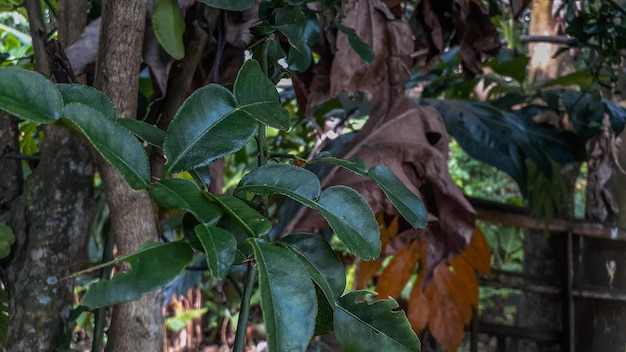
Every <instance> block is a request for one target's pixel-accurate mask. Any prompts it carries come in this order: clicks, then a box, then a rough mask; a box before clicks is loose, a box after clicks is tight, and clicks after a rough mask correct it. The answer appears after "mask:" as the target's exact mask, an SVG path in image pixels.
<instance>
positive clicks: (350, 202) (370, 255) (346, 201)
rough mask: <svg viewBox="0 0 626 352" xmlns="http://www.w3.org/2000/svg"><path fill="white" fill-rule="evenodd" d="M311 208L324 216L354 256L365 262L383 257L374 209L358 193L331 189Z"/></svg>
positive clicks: (325, 191)
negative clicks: (381, 255)
mask: <svg viewBox="0 0 626 352" xmlns="http://www.w3.org/2000/svg"><path fill="white" fill-rule="evenodd" d="M305 205H307V204H305ZM312 208H313V209H315V210H317V211H318V212H319V213H320V214H322V216H323V217H324V218H325V219H326V221H328V224H329V225H330V227H331V228H332V229H333V231H335V233H336V234H337V237H339V239H341V241H342V242H343V243H344V244H345V245H346V247H348V249H349V250H350V251H351V252H352V253H353V254H354V255H356V256H357V257H359V258H360V259H364V260H371V259H376V258H378V257H379V256H380V250H381V243H380V231H379V229H378V223H377V222H376V219H375V217H374V212H373V211H372V208H370V206H369V204H367V201H366V200H365V199H364V198H363V197H362V196H361V195H360V194H359V193H358V192H357V191H355V190H353V189H352V188H350V187H346V186H333V187H329V188H327V189H325V190H324V191H323V192H322V195H321V196H320V198H319V200H318V202H317V205H314V206H312Z"/></svg>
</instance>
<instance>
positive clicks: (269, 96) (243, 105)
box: [233, 60, 290, 131]
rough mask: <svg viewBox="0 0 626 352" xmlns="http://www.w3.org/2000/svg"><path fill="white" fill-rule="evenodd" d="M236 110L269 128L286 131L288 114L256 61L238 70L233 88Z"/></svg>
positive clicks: (288, 123) (251, 61)
mask: <svg viewBox="0 0 626 352" xmlns="http://www.w3.org/2000/svg"><path fill="white" fill-rule="evenodd" d="M233 91H234V94H235V98H236V99H237V110H240V111H241V112H243V113H246V114H249V115H250V116H251V117H253V118H255V119H257V120H258V121H259V122H262V123H264V124H266V125H268V126H270V127H274V128H277V129H281V130H285V131H286V130H288V129H289V125H290V120H289V112H288V111H287V110H285V109H284V108H283V106H282V105H281V104H280V98H279V96H278V92H277V91H276V87H275V86H274V84H273V83H272V81H270V80H269V79H268V78H267V77H266V76H265V75H264V74H263V71H261V66H259V63H258V62H257V61H256V60H248V61H246V62H245V63H244V64H243V67H241V69H240V70H239V74H238V75H237V80H236V81H235V87H234V90H233Z"/></svg>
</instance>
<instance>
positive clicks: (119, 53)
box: [95, 0, 164, 352]
mask: <svg viewBox="0 0 626 352" xmlns="http://www.w3.org/2000/svg"><path fill="white" fill-rule="evenodd" d="M145 21H146V0H137V1H126V0H108V1H106V2H104V4H103V9H102V27H101V30H100V42H99V48H98V62H97V64H96V83H95V85H96V87H97V88H99V89H101V90H102V91H104V92H105V93H106V94H107V95H108V96H109V97H110V98H111V100H112V101H113V103H114V104H115V106H116V107H117V110H118V114H119V115H120V116H121V117H125V118H135V116H136V111H137V96H138V79H139V68H140V63H141V48H142V42H143V35H144V25H145ZM99 164H100V170H101V174H102V178H103V180H104V183H105V190H106V195H107V199H108V202H109V208H110V209H111V225H112V229H113V233H114V236H115V243H116V245H117V249H118V254H119V255H125V254H129V253H132V252H134V251H136V250H138V249H139V248H140V245H141V244H142V243H143V242H145V241H149V240H152V241H155V240H157V239H158V226H157V221H156V217H155V210H154V208H153V205H152V202H151V200H150V196H149V194H148V193H147V192H146V191H136V190H133V189H131V188H130V186H129V185H128V183H127V182H126V181H125V180H124V178H123V177H122V176H121V175H120V174H119V173H118V172H117V171H116V170H115V169H113V168H112V167H110V166H109V165H108V164H106V163H105V162H103V161H102V162H100V163H99ZM161 306H162V299H161V297H160V296H159V295H158V294H150V295H147V296H144V297H143V298H141V299H139V300H137V301H133V302H129V303H126V304H122V305H118V306H115V307H114V308H113V312H112V317H111V326H110V328H109V340H108V344H107V347H106V350H107V351H115V352H124V351H129V352H130V351H161V350H162V349H163V322H164V318H163V314H162V313H161Z"/></svg>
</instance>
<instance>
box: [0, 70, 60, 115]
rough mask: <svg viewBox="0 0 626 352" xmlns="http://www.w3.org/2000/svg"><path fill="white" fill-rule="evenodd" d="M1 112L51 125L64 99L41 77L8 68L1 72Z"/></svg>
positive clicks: (34, 73) (51, 84)
mask: <svg viewBox="0 0 626 352" xmlns="http://www.w3.org/2000/svg"><path fill="white" fill-rule="evenodd" d="M0 109H1V110H4V111H6V112H8V113H10V114H13V115H15V116H17V117H20V118H22V119H25V120H31V121H34V122H38V123H52V122H55V121H56V120H58V119H59V117H61V114H62V112H63V99H62V97H61V93H59V90H58V89H57V88H56V87H55V85H54V83H52V82H51V81H50V80H49V79H47V78H46V77H44V76H42V75H41V74H39V73H37V72H34V71H27V70H23V69H19V68H14V67H9V68H3V69H0Z"/></svg>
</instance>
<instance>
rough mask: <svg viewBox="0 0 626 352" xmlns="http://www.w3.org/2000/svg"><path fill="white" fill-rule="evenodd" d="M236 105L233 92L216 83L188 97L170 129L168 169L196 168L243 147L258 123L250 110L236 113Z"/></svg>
mask: <svg viewBox="0 0 626 352" xmlns="http://www.w3.org/2000/svg"><path fill="white" fill-rule="evenodd" d="M235 107H236V102H235V97H234V96H233V95H232V93H231V92H230V91H228V89H226V88H224V87H222V86H219V85H216V84H209V85H208V86H205V87H202V88H200V89H198V90H196V91H195V92H194V93H193V94H192V95H191V96H190V97H189V98H187V100H185V102H184V103H183V105H182V106H181V107H180V109H179V110H178V112H177V113H176V116H174V119H173V121H172V123H171V124H170V127H169V129H168V130H167V134H166V138H165V144H164V153H165V156H166V158H167V164H166V165H167V170H168V171H170V172H178V171H183V170H192V169H196V168H198V167H201V166H205V165H208V164H210V163H212V162H213V161H215V160H218V159H220V158H222V157H224V156H226V155H228V154H230V153H233V152H236V151H238V150H239V149H241V148H243V147H244V146H245V145H246V143H248V141H249V140H250V139H251V138H252V136H254V133H255V132H256V129H257V125H258V124H257V122H256V121H255V120H254V119H253V118H252V117H250V116H248V115H246V114H243V113H239V114H233V112H234V111H235Z"/></svg>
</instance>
